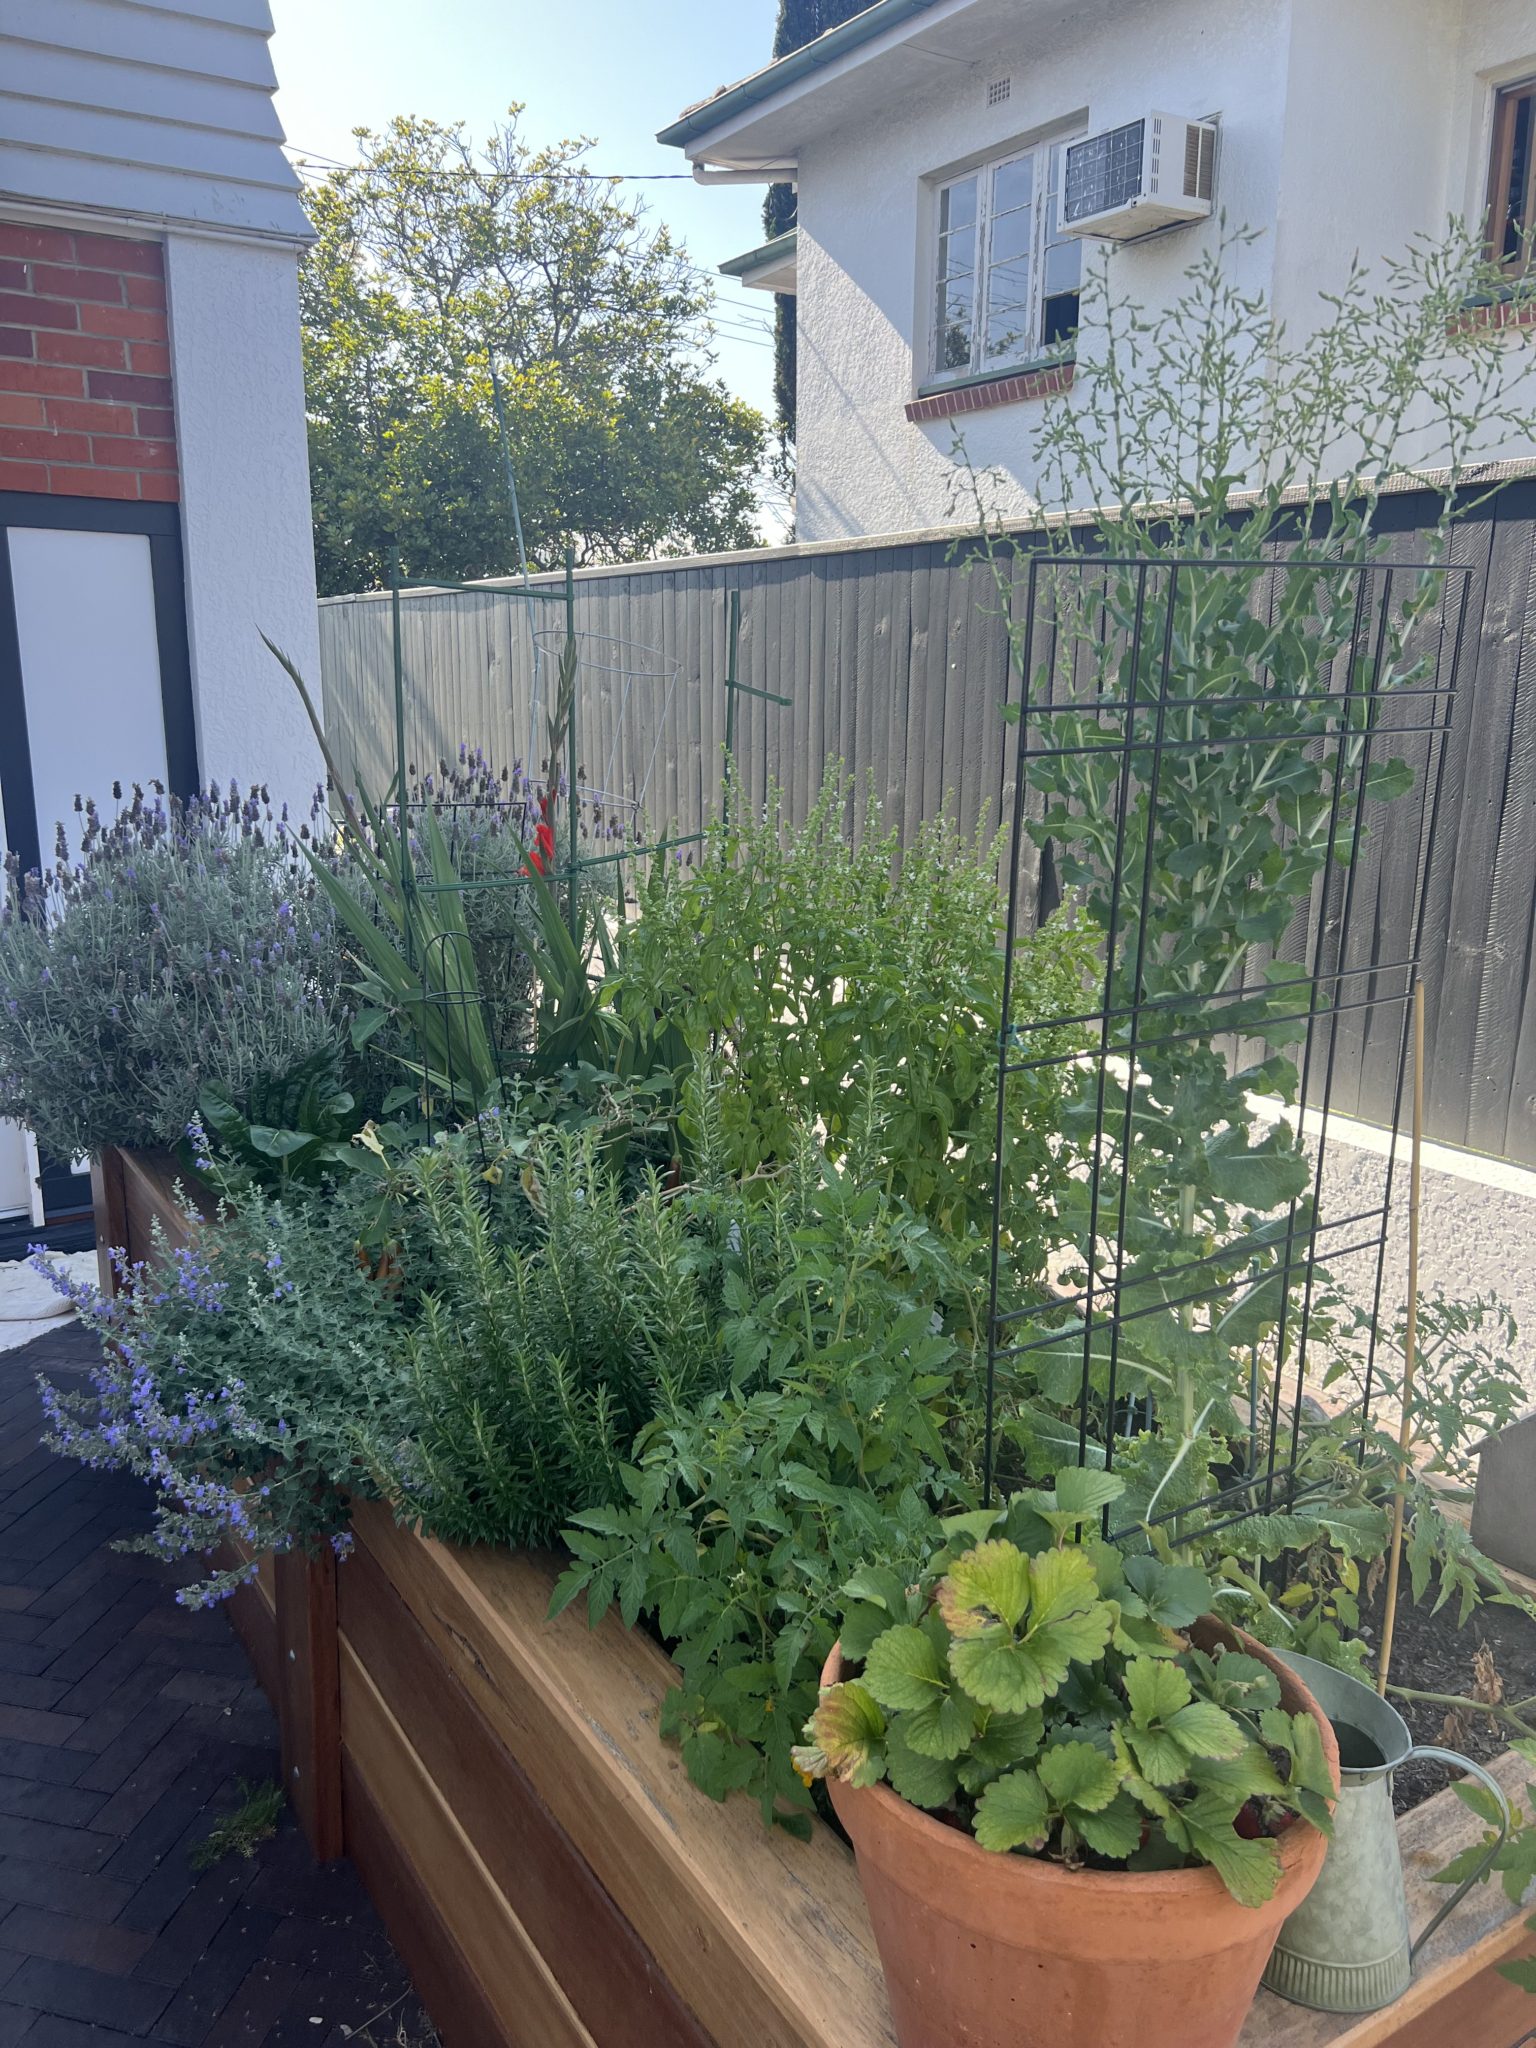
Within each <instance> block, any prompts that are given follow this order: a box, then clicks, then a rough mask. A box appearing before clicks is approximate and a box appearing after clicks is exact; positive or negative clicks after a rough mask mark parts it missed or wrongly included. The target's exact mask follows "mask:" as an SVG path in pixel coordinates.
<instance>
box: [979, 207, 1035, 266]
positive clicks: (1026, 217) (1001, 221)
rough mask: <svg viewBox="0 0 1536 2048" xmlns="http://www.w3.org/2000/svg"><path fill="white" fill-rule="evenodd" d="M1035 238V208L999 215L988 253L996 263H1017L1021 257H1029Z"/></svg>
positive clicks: (994, 221)
mask: <svg viewBox="0 0 1536 2048" xmlns="http://www.w3.org/2000/svg"><path fill="white" fill-rule="evenodd" d="M1034 236H1035V215H1034V209H1033V207H1027V206H1025V207H1019V208H1018V209H1017V210H1016V211H1014V212H1013V213H1003V214H999V215H997V216H996V218H995V219H994V220H993V222H992V240H991V243H990V244H989V246H988V251H987V253H988V255H989V256H990V258H991V260H992V261H993V262H994V263H1015V262H1017V261H1018V259H1019V258H1020V257H1021V256H1023V257H1026V258H1027V257H1028V255H1029V250H1030V244H1031V243H1032V242H1033V240H1034Z"/></svg>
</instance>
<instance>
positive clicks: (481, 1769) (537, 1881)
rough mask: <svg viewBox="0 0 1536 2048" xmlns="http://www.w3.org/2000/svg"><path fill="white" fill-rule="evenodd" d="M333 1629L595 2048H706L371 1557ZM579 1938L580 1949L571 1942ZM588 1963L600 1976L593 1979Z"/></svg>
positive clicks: (356, 1564) (350, 1571)
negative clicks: (573, 1935)
mask: <svg viewBox="0 0 1536 2048" xmlns="http://www.w3.org/2000/svg"><path fill="white" fill-rule="evenodd" d="M338 1583H339V1590H340V1594H341V1625H342V1630H343V1634H344V1639H345V1641H346V1643H347V1647H348V1650H349V1652H350V1653H351V1655H352V1656H353V1657H354V1658H355V1659H356V1660H357V1661H358V1663H360V1664H361V1665H362V1666H363V1667H364V1668H365V1669H366V1670H367V1672H368V1675H369V1677H370V1678H371V1679H372V1680H373V1683H374V1685H375V1686H376V1687H377V1689H378V1691H379V1694H380V1696H381V1697H382V1699H383V1700H384V1703H385V1705H386V1706H387V1707H388V1708H389V1710H390V1712H391V1713H392V1714H394V1716H395V1718H396V1720H397V1721H398V1722H399V1724H400V1726H401V1729H402V1730H403V1732H404V1734H405V1736H406V1739H407V1740H408V1741H409V1742H410V1744H411V1746H412V1748H413V1749H414V1750H415V1751H416V1753H417V1755H418V1757H419V1758H420V1759H421V1762H422V1764H423V1766H424V1767H425V1769H426V1771H427V1772H428V1774H429V1775H430V1777H431V1778H432V1781H433V1783H434V1784H435V1785H436V1786H437V1787H438V1789H439V1791H440V1792H441V1793H442V1795H443V1797H444V1799H445V1800H446V1802H447V1804H448V1806H449V1807H450V1808H451V1809H452V1811H453V1813H454V1814H455V1816H456V1817H457V1819H458V1821H459V1823H460V1825H461V1826H462V1827H463V1829H464V1832H465V1834H466V1835H467V1836H468V1837H469V1839H470V1841H471V1843H472V1844H473V1845H474V1847H475V1849H476V1851H477V1852H478V1854H479V1855H480V1857H481V1858H482V1859H483V1861H484V1863H485V1866H486V1868H487V1870H488V1871H489V1872H490V1874H491V1876H492V1878H493V1879H494V1880H495V1882H496V1884H497V1885H498V1886H499V1888H500V1890H501V1892H502V1895H503V1896H504V1898H505V1899H506V1900H507V1903H508V1905H509V1906H510V1907H511V1909H512V1911H513V1912H514V1913H515V1914H516V1915H517V1918H518V1919H519V1920H520V1921H521V1923H522V1925H523V1926H524V1928H525V1929H526V1930H527V1932H528V1935H529V1938H530V1939H531V1940H532V1941H533V1942H534V1944H535V1945H536V1946H537V1948H538V1950H539V1952H540V1953H541V1955H543V1957H544V1958H545V1960H546V1962H547V1963H548V1964H549V1966H550V1968H551V1969H552V1971H553V1972H554V1975H555V1977H556V1978H557V1980H558V1981H559V1983H560V1986H561V1988H562V1990H563V1991H564V1992H565V1994H566V1996H567V1997H568V1998H569V1999H570V2001H571V2004H572V2005H573V2006H574V2007H575V2009H576V2011H577V2013H578V2014H579V2016H580V2018H581V2020H582V2022H583V2024H584V2025H586V2026H587V2027H588V2028H589V2029H590V2030H591V2032H592V2035H593V2037H594V2039H596V2040H597V2041H599V2042H601V2043H602V2048H710V2041H709V2037H708V2035H707V2034H705V2033H704V2031H703V2029H702V2028H701V2027H700V2025H699V2023H698V2021H697V2020H696V2019H695V2018H694V2016H693V2014H692V2013H691V2012H689V2011H688V2009H687V2007H686V2006H685V2005H684V2004H683V2003H682V2001H681V2000H680V1999H679V1998H678V1996H677V1993H676V1992H675V1991H674V1990H673V1988H672V1986H671V1985H670V1984H668V1983H667V1982H666V1980H665V1979H664V1978H663V1977H662V1975H661V1972H660V1971H659V1970H658V1969H657V1967H656V1963H655V1960H654V1958H653V1957H652V1956H651V1955H650V1954H649V1953H648V1952H647V1951H646V1949H645V1948H644V1946H643V1945H642V1943H641V1942H640V1940H639V1939H638V1937H637V1936H636V1934H635V1932H634V1929H633V1928H632V1927H631V1926H630V1925H629V1923H628V1922H627V1921H626V1920H625V1919H624V1917H623V1915H622V1914H621V1913H620V1912H619V1910H618V1908H617V1907H616V1906H615V1905H614V1903H613V1901H612V1900H611V1899H610V1898H609V1897H608V1895H607V1893H606V1892H605V1891H604V1890H603V1888H602V1886H601V1885H600V1884H599V1883H598V1881H597V1879H596V1878H595V1877H594V1875H593V1874H592V1871H591V1869H590V1868H589V1867H588V1865H587V1864H586V1862H585V1861H584V1860H583V1859H582V1857H581V1856H580V1855H579V1854H578V1852H577V1851H576V1850H575V1849H574V1848H573V1847H572V1846H571V1843H570V1842H569V1841H568V1840H567V1838H566V1837H565V1836H564V1835H563V1834H562V1833H561V1831H560V1828H559V1827H558V1825H557V1824H556V1822H555V1820H554V1818H553V1817H552V1815H551V1814H550V1812H549V1809H548V1808H547V1806H545V1804H544V1803H543V1801H542V1800H541V1799H540V1798H539V1796H538V1794H537V1793H536V1791H535V1790H534V1788H533V1786H532V1785H531V1784H530V1783H529V1781H528V1778H527V1775H526V1774H525V1773H524V1772H523V1771H522V1769H521V1768H520V1767H519V1766H518V1765H517V1764H516V1763H515V1762H514V1761H513V1759H512V1758H511V1757H510V1756H509V1755H508V1754H507V1752H506V1750H505V1749H503V1748H502V1746H501V1744H500V1743H499V1742H498V1741H497V1740H496V1737H495V1735H494V1734H493V1733H492V1731H491V1729H490V1727H489V1725H488V1724H487V1723H486V1721H485V1719H484V1717H483V1716H482V1715H481V1714H480V1712H479V1711H478V1710H477V1708H476V1707H475V1706H474V1704H473V1702H472V1701H471V1700H470V1698H469V1696H468V1694H467V1693H466V1692H465V1691H464V1690H463V1688H462V1687H461V1686H460V1685H459V1684H458V1682H457V1681H456V1680H455V1679H454V1678H452V1677H450V1676H449V1675H448V1674H447V1673H446V1672H444V1671H441V1670H440V1669H439V1670H438V1671H437V1672H436V1673H435V1674H434V1678H435V1682H434V1683H431V1684H424V1683H423V1674H424V1673H427V1672H430V1671H432V1669H433V1664H434V1651H433V1648H432V1645H431V1644H430V1643H429V1642H428V1640H427V1638H426V1637H425V1635H424V1634H423V1633H422V1631H421V1629H420V1627H419V1626H418V1624H417V1623H416V1621H415V1619H414V1618H413V1617H412V1615H411V1613H410V1610H409V1609H408V1608H407V1607H406V1606H405V1605H404V1603H403V1602H402V1601H401V1600H400V1598H399V1596H398V1595H397V1594H396V1593H395V1591H394V1590H393V1588H392V1587H391V1586H390V1584H389V1581H388V1579H386V1577H385V1576H384V1573H383V1571H382V1570H381V1569H380V1567H379V1565H378V1564H377V1562H376V1561H375V1560H374V1558H373V1556H372V1555H371V1553H370V1552H368V1551H367V1550H365V1549H362V1548H359V1550H358V1551H357V1553H356V1554H355V1556H354V1557H353V1558H352V1559H351V1561H350V1562H349V1563H348V1565H347V1567H346V1569H345V1571H344V1572H342V1573H341V1575H340V1578H339V1582H338ZM573 1927H579V1928H581V1929H582V1940H581V1942H580V1943H579V1944H576V1943H573V1942H572V1941H571V1939H570V1931H571V1929H572V1928H573ZM594 1955H600V1956H601V1957H602V1968H601V1969H598V1970H594V1969H592V1968H591V1961H592V1957H593V1956H594Z"/></svg>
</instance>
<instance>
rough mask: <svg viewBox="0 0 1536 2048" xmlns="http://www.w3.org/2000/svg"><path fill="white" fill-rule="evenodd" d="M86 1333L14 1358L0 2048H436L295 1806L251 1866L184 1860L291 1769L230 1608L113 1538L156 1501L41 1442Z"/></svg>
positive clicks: (43, 1340) (9, 1398) (344, 1867)
mask: <svg viewBox="0 0 1536 2048" xmlns="http://www.w3.org/2000/svg"><path fill="white" fill-rule="evenodd" d="M94 1341H95V1340H94V1339H93V1338H92V1337H91V1336H90V1335H89V1334H88V1333H87V1332H86V1331H84V1330H82V1329H80V1328H79V1327H78V1326H77V1325H74V1324H67V1325H62V1326H60V1327H59V1328H58V1329H57V1330H53V1331H50V1332H49V1333H48V1334H47V1335H45V1336H42V1337H39V1338H38V1339H37V1340H36V1341H35V1342H34V1343H31V1344H29V1345H26V1346H24V1347H22V1348H21V1349H19V1350H13V1351H9V1352H5V1353H0V2048H15V2044H17V2043H24V2044H25V2048H128V2044H130V2043H135V2044H139V2048H257V2044H266V2048H293V2044H295V2043H298V2042H304V2043H306V2044H309V2048H339V2044H341V2043H343V2042H347V2041H350V2042H352V2043H354V2044H356V2048H397V2044H410V2048H417V2044H421V2048H427V2044H430V2043H432V2042H433V2041H434V2039H435V2037H434V2035H433V2034H432V2031H431V2029H430V2027H429V2026H428V2024H427V2022H426V2020H425V2018H424V2017H423V2015H422V2013H421V2010H420V2008H419V2007H418V2005H417V2003H416V2000H415V1998H414V1996H413V1995H412V1993H411V1989H410V1985H409V1981H408V1979H407V1978H406V1976H405V1973H404V1971H403V1969H402V1967H401V1964H400V1962H399V1960H398V1958H397V1957H396V1956H395V1954H394V1952H393V1950H392V1949H391V1948H390V1945H389V1942H388V1940H387V1939H386V1937H385V1935H384V1932H383V1929H382V1928H381V1927H380V1925H379V1922H378V1919H377V1917H376V1916H375V1914H374V1911H373V1908H372V1906H371V1905H370V1903H369V1901H368V1898H367V1896H366V1894H365V1893H364V1891H363V1889H362V1886H361V1885H360V1883H359V1882H358V1879H357V1876H356V1873H355V1872H354V1871H353V1870H352V1868H351V1866H350V1865H349V1864H346V1863H341V1864H333V1865H330V1866H328V1867H326V1868H323V1869H322V1868H319V1867H318V1866H316V1864H315V1863H314V1862H313V1861H312V1860H311V1858H310V1855H309V1852H308V1849H307V1848H306V1846H305V1844H304V1840H303V1837H302V1836H301V1835H300V1834H299V1832H298V1830H297V1828H296V1827H295V1826H294V1823H293V1821H292V1819H291V1818H289V1817H285V1818H284V1820H283V1822H282V1824H281V1826H280V1827H279V1829H278V1831H277V1833H276V1835H275V1836H274V1837H273V1838H272V1839H271V1840H269V1841H267V1842H265V1843H263V1844H262V1845H261V1847H260V1848H259V1849H258V1850H257V1852H256V1854H255V1855H254V1857H252V1858H251V1859H250V1860H248V1861H247V1860H245V1859H243V1858H241V1857H239V1856H233V1857H227V1858H226V1859H225V1860H224V1861H222V1862H221V1863H218V1864H216V1865H215V1866H214V1867H213V1868H212V1869H210V1870H206V1871H201V1872H199V1871H197V1870H194V1869H193V1867H192V1865H191V1862H190V1861H189V1852H190V1851H192V1850H193V1849H195V1848H196V1847H197V1846H198V1844H200V1843H202V1842H204V1841H205V1840H206V1839H207V1837H208V1835H209V1833H210V1831H211V1829H212V1828H213V1826H214V1824H215V1822H216V1821H217V1820H219V1819H220V1818H221V1817H223V1816H225V1815H227V1814H229V1813H231V1812H233V1811H234V1810H235V1809H236V1808H237V1807H239V1806H240V1805H241V1803H242V1794H241V1792H240V1790H239V1784H238V1781H240V1780H241V1779H244V1780H247V1781H249V1782H252V1783H263V1782H266V1781H270V1780H273V1779H275V1778H276V1777H277V1776H278V1753H277V1729H276V1725H275V1723H274V1721H273V1718H272V1715H271V1712H270V1710H269V1709H268V1706H267V1703H266V1700H265V1699H264V1698H263V1696H262V1694H261V1692H260V1690H259V1688H258V1687H257V1685H256V1683H255V1681H254V1680H253V1679H252V1677H251V1675H250V1669H249V1666H248V1665H247V1663H246V1661H245V1656H244V1653H243V1652H242V1650H241V1649H240V1647H239V1645H238V1643H237V1642H236V1641H235V1639H234V1637H233V1635H232V1634H231V1632H230V1628H229V1624H228V1622H227V1620H226V1619H225V1617H224V1616H223V1614H222V1613H220V1612H218V1611H217V1610H214V1611H212V1612H207V1613H197V1612H192V1611H189V1610H187V1609H186V1608H182V1607H178V1606H177V1604H176V1600H175V1586H176V1583H177V1577H178V1575H177V1574H176V1573H173V1572H172V1571H171V1570H169V1569H168V1568H167V1567H165V1566H164V1565H161V1564H160V1563H158V1562H157V1561H155V1560H153V1559H151V1558H146V1557H141V1556H137V1555H135V1554H133V1553H131V1552H121V1551H115V1550H113V1549H112V1548H111V1544H112V1541H113V1539H114V1538H116V1537H119V1536H125V1535H132V1534H134V1533H136V1532H138V1531H139V1530H142V1529H143V1528H144V1527H145V1526H146V1524H147V1521H148V1514H147V1510H146V1505H145V1496H144V1489H143V1488H142V1487H141V1486H140V1485H139V1484H138V1483H137V1482H136V1481H134V1480H132V1479H129V1478H127V1477H126V1476H124V1475H122V1474H118V1473H104V1472H91V1471H87V1470H86V1469H85V1468H84V1467H82V1466H79V1465H76V1464H74V1463H73V1462H72V1461H70V1460H67V1459H63V1458H58V1457H55V1456H54V1455H53V1454H52V1453H51V1452H49V1451H46V1450H44V1449H43V1448H42V1447H41V1446H40V1444H39V1442H38V1434H39V1430H40V1427H41V1412H40V1409H39V1405H38V1399H37V1392H36V1388H35V1385H34V1378H35V1375H36V1374H37V1373H38V1372H39V1371H46V1372H47V1373H48V1374H49V1375H50V1376H51V1377H55V1378H57V1379H59V1380H60V1381H61V1382H62V1381H64V1380H66V1378H69V1377H73V1376H75V1375H78V1374H79V1373H81V1372H83V1371H84V1370H86V1369H87V1368H88V1366H89V1364H90V1362H91V1357H92V1347H93V1345H94Z"/></svg>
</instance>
